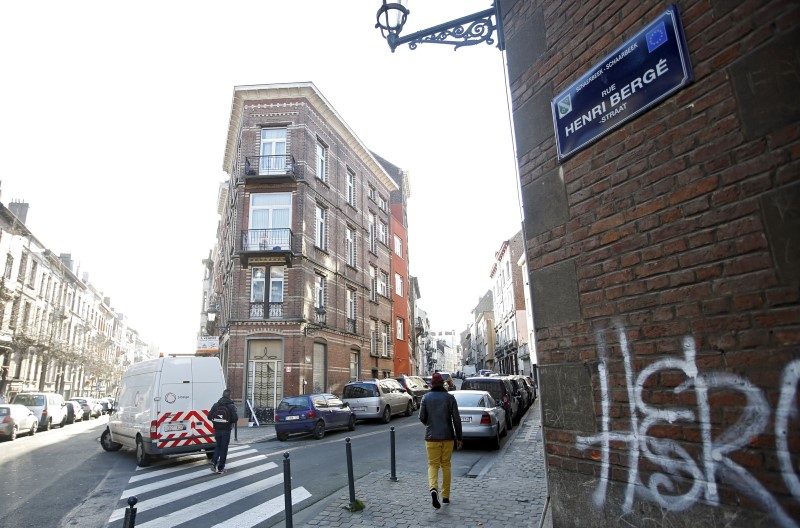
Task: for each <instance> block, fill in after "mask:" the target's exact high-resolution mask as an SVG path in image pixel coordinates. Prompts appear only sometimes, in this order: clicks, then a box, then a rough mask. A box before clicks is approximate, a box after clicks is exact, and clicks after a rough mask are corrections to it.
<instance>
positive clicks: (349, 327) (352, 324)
mask: <svg viewBox="0 0 800 528" xmlns="http://www.w3.org/2000/svg"><path fill="white" fill-rule="evenodd" d="M345 331H346V332H350V333H351V334H355V333H356V320H355V319H350V318H348V319H347V321H345Z"/></svg>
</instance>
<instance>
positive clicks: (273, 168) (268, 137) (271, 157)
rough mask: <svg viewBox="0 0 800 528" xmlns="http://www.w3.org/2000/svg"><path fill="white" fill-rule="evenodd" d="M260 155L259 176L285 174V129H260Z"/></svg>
mask: <svg viewBox="0 0 800 528" xmlns="http://www.w3.org/2000/svg"><path fill="white" fill-rule="evenodd" d="M260 153H261V158H260V161H259V164H258V173H259V174H261V175H265V174H267V175H268V174H284V173H285V172H286V129H285V128H262V129H261V149H260Z"/></svg>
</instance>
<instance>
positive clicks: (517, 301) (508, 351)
mask: <svg viewBox="0 0 800 528" xmlns="http://www.w3.org/2000/svg"><path fill="white" fill-rule="evenodd" d="M524 254H525V240H524V238H523V236H522V231H519V232H518V233H517V234H515V235H514V236H513V237H511V238H510V239H508V240H504V241H503V243H502V244H500V249H499V250H497V253H495V262H494V264H493V265H492V270H491V272H490V273H489V277H490V278H491V279H492V281H493V283H492V296H493V299H494V318H495V320H494V330H495V335H496V336H497V345H496V349H495V368H496V369H497V372H501V373H503V374H521V373H522V372H523V371H524V370H525V368H524V366H525V365H524V358H523V357H522V356H524V355H525V354H524V352H525V351H526V350H527V348H525V347H524V345H525V344H527V342H528V324H527V316H526V312H525V293H524V292H523V280H522V270H521V269H520V267H519V266H518V265H517V261H518V260H519V258H520V256H523V255H524ZM527 373H528V374H530V359H529V357H528V369H527Z"/></svg>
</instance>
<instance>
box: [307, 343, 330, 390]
mask: <svg viewBox="0 0 800 528" xmlns="http://www.w3.org/2000/svg"><path fill="white" fill-rule="evenodd" d="M327 363H328V348H327V347H326V346H325V344H324V343H314V358H313V364H312V382H311V383H312V387H313V392H317V393H319V392H327V391H328V381H327V379H326V376H325V375H326V373H327V372H328V365H327Z"/></svg>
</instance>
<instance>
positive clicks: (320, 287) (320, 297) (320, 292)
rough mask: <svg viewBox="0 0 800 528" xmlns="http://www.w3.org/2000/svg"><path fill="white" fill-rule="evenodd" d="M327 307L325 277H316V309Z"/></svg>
mask: <svg viewBox="0 0 800 528" xmlns="http://www.w3.org/2000/svg"><path fill="white" fill-rule="evenodd" d="M323 306H325V277H323V276H322V275H315V276H314V308H315V309H317V308H321V307H323Z"/></svg>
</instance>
